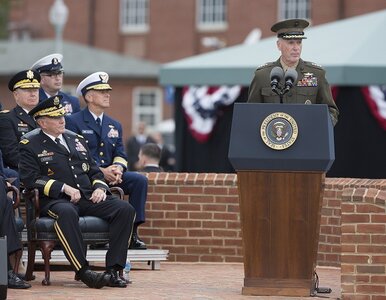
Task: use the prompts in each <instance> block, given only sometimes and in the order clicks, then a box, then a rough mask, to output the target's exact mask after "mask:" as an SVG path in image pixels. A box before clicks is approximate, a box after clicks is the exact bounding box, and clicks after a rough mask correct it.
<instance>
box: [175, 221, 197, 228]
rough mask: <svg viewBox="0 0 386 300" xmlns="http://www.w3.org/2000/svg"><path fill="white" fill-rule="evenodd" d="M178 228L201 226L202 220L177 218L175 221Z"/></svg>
mask: <svg viewBox="0 0 386 300" xmlns="http://www.w3.org/2000/svg"><path fill="white" fill-rule="evenodd" d="M177 227H178V228H187V229H190V228H202V221H199V220H178V221H177Z"/></svg>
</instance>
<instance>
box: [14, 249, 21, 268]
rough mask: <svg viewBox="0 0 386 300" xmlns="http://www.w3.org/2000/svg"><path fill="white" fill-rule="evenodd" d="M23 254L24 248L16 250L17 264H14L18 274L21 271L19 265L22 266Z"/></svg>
mask: <svg viewBox="0 0 386 300" xmlns="http://www.w3.org/2000/svg"><path fill="white" fill-rule="evenodd" d="M22 256H23V249H20V250H18V251H16V252H15V260H14V262H15V265H14V266H13V271H14V272H15V273H16V274H18V273H19V266H20V260H21V257H22Z"/></svg>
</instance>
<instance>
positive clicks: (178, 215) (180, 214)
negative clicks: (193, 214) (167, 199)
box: [165, 211, 189, 219]
mask: <svg viewBox="0 0 386 300" xmlns="http://www.w3.org/2000/svg"><path fill="white" fill-rule="evenodd" d="M188 216H189V213H188V212H186V211H166V212H165V218H167V219H169V218H170V219H187V218H188Z"/></svg>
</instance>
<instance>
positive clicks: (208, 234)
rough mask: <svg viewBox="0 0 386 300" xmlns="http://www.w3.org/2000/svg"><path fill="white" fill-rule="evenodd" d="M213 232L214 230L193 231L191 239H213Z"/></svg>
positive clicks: (190, 234) (191, 231)
mask: <svg viewBox="0 0 386 300" xmlns="http://www.w3.org/2000/svg"><path fill="white" fill-rule="evenodd" d="M212 236H213V232H212V230H206V229H202V230H196V229H191V230H189V237H212Z"/></svg>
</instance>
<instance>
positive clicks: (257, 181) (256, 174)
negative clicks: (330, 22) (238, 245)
mask: <svg viewBox="0 0 386 300" xmlns="http://www.w3.org/2000/svg"><path fill="white" fill-rule="evenodd" d="M283 116H284V117H283ZM288 116H289V117H290V119H289V122H288V118H287V117H288ZM267 120H268V121H267ZM283 121H284V122H283ZM293 121H295V123H293ZM283 124H284V125H283ZM262 125H263V127H262ZM288 125H290V126H288ZM292 125H294V126H292ZM275 126H276V127H275ZM280 126H281V127H280ZM288 127H291V128H290V130H289V133H288V132H287V133H288V134H294V133H297V138H296V139H295V141H290V142H287V143H286V141H285V140H284V139H282V138H281V137H280V134H283V132H284V133H285V132H286V130H288ZM277 128H279V131H278V133H279V136H277V135H275V130H276V131H277ZM264 130H265V133H267V134H268V143H267V138H265V137H264V135H265V133H264ZM280 130H281V131H280ZM295 131H296V132H295ZM276 133H277V132H276ZM283 136H284V135H283ZM269 138H271V139H277V141H278V143H277V144H275V141H273V144H274V145H272V143H271V142H270V139H269ZM264 140H266V142H264ZM270 143H271V145H270V146H268V144H270ZM288 143H292V145H291V146H288ZM275 147H277V148H275ZM334 157H335V154H334V140H333V126H332V122H331V120H330V116H329V113H328V109H327V106H326V105H304V104H290V105H288V104H252V103H251V104H249V103H240V104H235V107H234V112H233V121H232V130H231V140H230V147H229V159H230V161H231V163H232V165H233V167H234V168H235V169H236V170H237V176H238V177H237V178H238V188H239V201H240V218H241V227H242V235H243V248H244V274H245V277H244V286H243V289H242V294H243V295H272V296H273V295H278V296H279V295H280V296H309V295H310V293H311V292H313V288H314V283H313V278H314V277H313V273H314V269H315V267H316V260H317V250H318V241H319V228H320V215H321V214H320V213H321V206H322V198H323V185H324V175H325V172H326V171H327V170H328V169H329V168H330V167H331V165H332V163H333V161H334Z"/></svg>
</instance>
